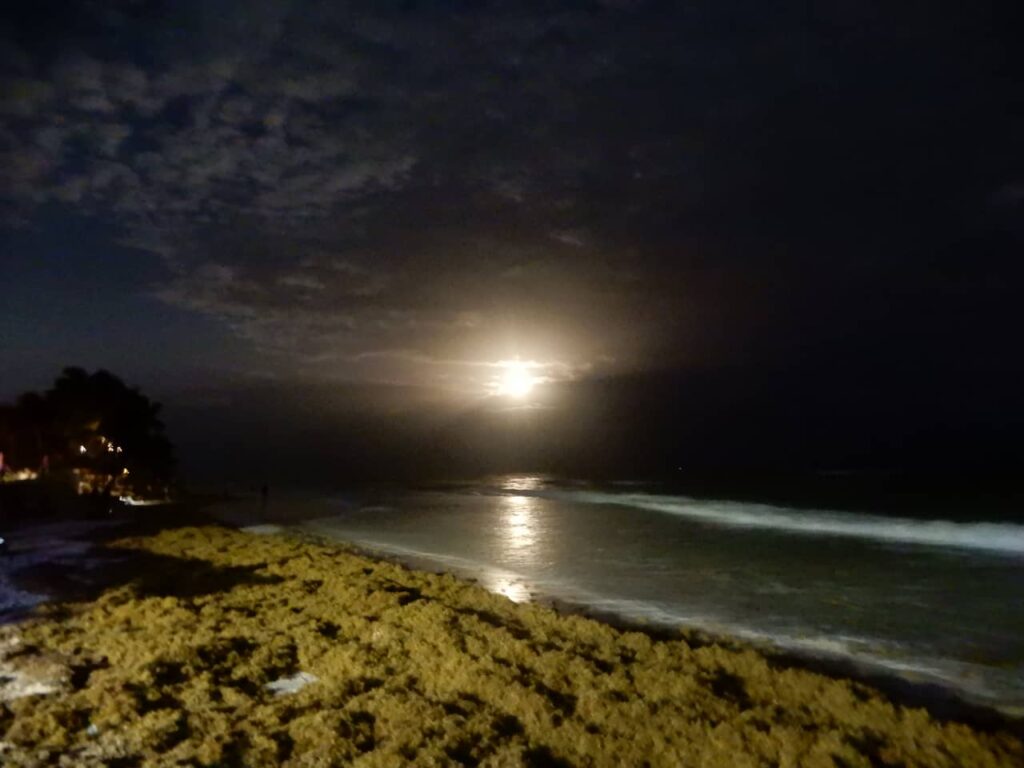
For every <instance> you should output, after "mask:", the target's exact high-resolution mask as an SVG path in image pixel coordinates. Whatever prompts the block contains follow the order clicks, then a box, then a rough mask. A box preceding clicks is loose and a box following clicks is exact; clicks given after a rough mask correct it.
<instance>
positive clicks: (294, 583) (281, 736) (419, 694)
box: [0, 526, 1024, 768]
mask: <svg viewBox="0 0 1024 768" xmlns="http://www.w3.org/2000/svg"><path fill="white" fill-rule="evenodd" d="M115 546H117V547H119V548H121V549H124V550H128V551H131V552H135V553H139V555H138V556H139V557H140V558H145V560H144V565H143V564H142V563H143V560H141V559H140V561H139V562H140V565H139V566H138V569H139V570H138V573H137V574H135V575H134V578H133V579H132V581H131V582H130V583H128V584H127V585H124V586H120V587H116V588H111V589H108V590H107V591H106V592H104V593H103V594H102V595H100V596H99V597H98V598H97V599H95V600H93V601H89V602H81V603H76V604H73V605H70V606H65V607H63V609H61V610H60V611H58V612H54V611H53V610H52V609H51V610H50V612H49V614H47V612H45V611H44V612H43V613H42V614H41V615H39V616H37V617H35V618H33V619H30V620H28V621H25V622H22V623H20V624H15V625H10V626H8V627H6V628H4V629H3V630H2V631H0V641H2V644H0V649H4V650H2V651H0V654H2V655H3V656H6V659H5V660H4V664H5V665H6V666H7V667H9V668H15V669H16V668H28V667H29V666H30V665H32V664H35V665H37V666H38V665H39V664H41V663H44V662H45V663H46V664H48V665H50V666H51V667H52V666H53V665H56V666H57V668H58V671H57V672H53V671H52V670H51V673H50V679H51V680H52V681H53V682H54V685H57V686H59V688H60V690H59V691H58V692H57V693H51V694H48V695H36V696H26V697H22V698H17V699H13V700H11V701H8V702H6V703H3V704H0V734H2V736H0V741H2V744H0V763H3V764H4V765H11V766H35V765H76V766H77V765H108V764H109V765H120V766H130V765H140V766H141V765H193V766H195V765H202V766H215V765H216V766H230V765H239V766H242V765H245V766H263V765H290V766H329V765H366V766H400V765H406V764H417V765H458V764H463V765H476V764H480V765H534V766H560V765H595V766H604V765H608V766H625V765H644V764H649V765H665V766H798V765H799V766H822V767H825V766H829V767H831V766H849V767H851V768H852V767H853V766H865V767H867V766H879V765H893V766H896V765H903V766H928V767H929V768H931V767H933V766H958V765H961V766H977V767H978V768H985V767H986V766H1013V765H1024V745H1022V743H1021V742H1020V741H1019V740H1018V739H1017V738H1016V737H1015V736H1014V735H1012V734H1010V733H1006V732H982V731H978V730H975V729H973V728H971V727H969V726H967V725H964V724H959V723H948V722H939V721H937V720H935V719H933V718H932V717H931V716H930V715H929V714H928V713H927V712H925V711H924V710H920V709H912V708H907V707H903V706H900V705H896V704H893V703H891V702H890V701H889V700H888V699H886V698H885V697H884V696H883V695H882V694H880V693H879V692H877V691H875V690H874V689H872V688H870V687H868V686H866V685H863V684H861V683H856V682H852V681H849V680H843V679H833V678H830V677H827V676H824V675H821V674H818V673H815V672H811V671H807V670H803V669H795V668H778V667H775V666H772V665H771V664H769V662H768V660H767V659H766V658H764V657H763V656H762V655H760V654H759V653H757V652H755V651H753V650H749V649H742V648H738V649H737V648H725V647H722V646H718V645H706V646H701V647H693V646H692V645H690V644H688V643H687V642H686V641H685V640H683V639H679V640H666V641H660V640H655V639H652V638H651V637H649V636H648V635H645V634H641V633H637V632H623V631H620V630H617V629H615V628H613V627H611V626H608V625H606V624H602V623H600V622H597V621H593V620H590V619H586V618H582V617H578V616H563V615H559V614H558V613H556V612H555V611H553V610H551V609H550V608H547V607H543V606H539V605H522V604H516V603H513V602H511V601H510V600H508V599H506V598H504V597H502V596H500V595H495V594H491V593H489V592H487V591H486V590H484V589H483V588H481V587H479V586H477V585H475V584H472V583H470V582H467V581H463V580H460V579H457V578H455V577H453V576H451V575H447V574H431V573H423V572H417V571H411V570H408V569H405V568H403V567H401V566H399V565H396V564H393V563H388V562H383V561H378V560H374V559H371V558H368V557H365V556H362V555H359V554H354V553H352V552H348V551H344V550H341V549H338V548H336V547H327V546H321V545H317V544H313V543H309V542H306V541H302V540H298V539H294V538H287V537H283V536H256V535H251V534H247V533H245V532H241V531H236V530H231V529H227V528H221V527H216V526H206V527H196V528H183V529H178V530H171V531H164V532H162V533H159V534H157V535H154V536H150V537H143V538H133V539H125V540H121V541H119V542H117V543H116V545H115ZM300 672H302V673H306V674H307V675H309V676H310V677H309V678H306V680H307V681H308V680H310V679H312V680H313V682H306V684H305V685H304V686H303V687H301V688H300V689H299V690H297V691H296V692H294V693H286V694H283V695H282V694H277V693H275V692H274V691H272V690H269V689H268V688H267V685H268V684H269V683H272V682H273V681H276V680H281V679H283V678H289V677H291V676H294V675H296V674H298V673H300Z"/></svg>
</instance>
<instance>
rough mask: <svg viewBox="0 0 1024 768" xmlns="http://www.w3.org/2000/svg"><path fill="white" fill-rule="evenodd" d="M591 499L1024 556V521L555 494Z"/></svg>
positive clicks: (749, 523) (737, 522) (702, 517)
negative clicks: (924, 517) (916, 517)
mask: <svg viewBox="0 0 1024 768" xmlns="http://www.w3.org/2000/svg"><path fill="white" fill-rule="evenodd" d="M551 495H552V496H557V497H560V498H565V499H569V500H573V501H582V502H587V503H590V504H615V505H619V506H624V507H631V508H633V509H643V510H649V511H652V512H662V513H665V514H670V515H676V516H679V517H685V518H688V519H691V520H698V521H700V522H704V523H710V524H714V525H725V526H733V527H739V528H759V529H765V530H778V531H785V532H787V533H797V534H805V535H816V536H844V537H850V538H858V539H873V540H877V541H885V542H892V543H898V544H914V545H924V546H933V547H957V548H962V549H977V550H985V551H988V552H1001V553H1007V554H1015V555H1024V525H1014V524H1012V523H957V522H953V521H950V520H914V519H910V518H901V517H882V516H880V515H866V514H859V513H855V512H834V511H828V510H814V509H809V510H796V509H791V508H787V507H778V506H774V505H771V504H749V503H744V502H737V501H715V500H702V499H693V498H689V497H686V496H656V495H652V494H646V493H597V492H592V491H567V492H555V493H552V494H551Z"/></svg>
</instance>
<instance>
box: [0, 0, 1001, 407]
mask: <svg viewBox="0 0 1024 768" xmlns="http://www.w3.org/2000/svg"><path fill="white" fill-rule="evenodd" d="M58 5H59V6H60V7H59V9H57V10H59V13H58V12H56V11H55V9H56V8H57V7H56V6H53V7H51V4H47V3H41V4H38V5H37V7H34V8H33V9H28V10H22V11H19V12H18V13H19V14H20V16H19V17H18V18H17V19H16V20H15V24H14V25H13V26H12V27H11V32H10V35H11V38H10V39H8V40H6V41H5V43H4V45H3V50H4V54H3V58H2V62H0V66H2V70H0V71H2V75H3V82H4V87H3V94H2V97H0V116H2V124H0V168H4V169H5V170H4V179H3V184H2V186H0V212H2V215H3V217H4V222H5V224H6V226H9V227H15V226H22V227H26V226H27V227H31V226H33V225H34V221H35V217H36V216H37V215H38V212H39V211H40V210H43V209H47V208H53V207H54V206H58V207H62V208H63V209H64V210H67V211H68V212H69V213H73V214H74V215H76V216H85V217H91V218H95V219H97V220H102V221H104V222H106V224H107V225H108V226H109V227H110V230H111V233H112V237H115V236H116V238H117V239H119V240H120V241H121V242H123V243H130V244H131V245H133V246H134V247H137V248H139V249H142V250H144V251H147V252H150V253H155V254H158V255H159V256H160V258H161V259H162V260H163V261H164V263H165V266H166V270H167V278H166V280H165V281H164V282H163V283H162V284H160V285H158V286H155V287H153V288H152V289H151V290H152V291H153V294H154V295H155V296H156V297H158V298H159V299H160V300H162V301H164V302H167V303H169V304H171V305H173V306H176V307H179V308H183V309H185V310H188V311H192V312H197V313H201V314H203V315H205V316H208V317H212V318H214V319H215V320H216V321H218V322H221V323H223V324H225V325H226V326H227V327H229V328H230V329H231V330H232V331H233V332H235V333H236V334H237V335H238V337H240V338H241V339H244V340H245V342H246V343H248V344H251V345H252V346H253V348H254V349H256V350H258V351H260V352H261V353H264V354H266V355H267V358H266V359H267V360H268V365H271V366H287V367H289V368H292V369H298V370H303V371H306V372H309V373H310V374H311V375H321V376H327V377H331V376H340V377H346V376H347V377H354V378H365V379H372V380H388V381H399V382H403V383H408V382H420V383H422V382H424V381H429V382H431V383H436V384H441V385H444V386H451V387H460V386H461V387H476V386H478V385H479V376H478V375H477V374H472V373H471V371H473V370H474V366H475V365H476V364H478V363H483V362H487V361H494V360H498V359H502V358H508V357H512V356H515V355H522V356H524V357H528V358H531V359H538V360H543V361H545V362H547V363H550V365H551V366H552V370H553V371H556V370H557V371H563V372H572V371H580V370H590V371H593V370H598V369H607V370H628V369H631V368H636V367H643V366H647V367H652V366H653V367H657V366H658V365H669V364H671V365H679V364H691V365H692V364H702V365H708V364H722V363H726V362H729V361H732V360H736V359H740V358H743V359H751V358H753V359H757V358H758V356H759V355H766V354H779V353H780V345H782V346H783V347H784V346H785V344H786V342H784V341H780V340H781V339H786V338H790V337H791V336H792V333H793V331H794V328H805V329H806V328H808V327H810V328H811V329H810V330H809V331H807V334H806V335H805V336H802V337H801V339H802V340H801V342H800V343H801V344H803V345H805V346H806V345H807V344H810V345H811V346H813V345H814V344H817V343H823V344H824V343H827V340H828V337H829V335H830V334H831V336H832V337H835V336H836V334H839V335H842V334H843V333H844V332H845V331H844V330H843V327H842V324H843V323H844V322H846V321H845V320H843V318H844V317H846V316H848V314H849V312H850V311H851V310H852V309H853V308H855V307H857V306H858V305H859V301H860V300H859V296H861V295H863V292H864V291H870V290H876V289H877V286H875V285H874V283H875V281H876V280H877V277H878V275H879V274H880V273H879V271H878V269H877V267H878V264H879V263H880V262H885V263H887V264H888V265H889V266H888V267H887V268H886V269H887V273H886V275H887V277H886V280H887V282H886V284H885V287H884V288H883V290H882V293H881V294H877V295H881V296H882V300H883V301H884V302H888V301H890V299H891V297H889V296H888V294H887V292H888V291H895V293H896V294H901V293H903V292H904V288H905V287H906V286H908V285H912V284H918V285H919V284H920V283H917V282H916V281H917V280H918V278H919V277H920V276H921V273H922V268H923V267H925V266H927V264H928V263H930V262H929V261H928V260H929V259H935V258H954V259H955V257H949V256H942V255H941V254H940V255H939V256H938V257H937V256H936V253H937V251H938V250H939V247H940V246H939V244H941V247H942V248H945V249H946V250H945V251H943V253H947V254H948V252H949V251H948V249H949V247H950V246H949V244H950V242H951V233H953V234H955V235H957V236H961V235H962V234H963V232H967V231H969V232H971V233H976V232H981V233H982V234H983V235H984V237H988V236H989V233H991V232H1006V231H1008V230H1007V226H1008V225H1006V222H1007V221H1009V220H1011V219H1012V218H1013V215H1014V213H1015V212H1019V210H1020V200H1019V195H1018V196H1016V197H1014V196H1012V195H1009V194H1006V193H1000V192H999V190H1004V191H1005V190H1007V189H1011V190H1012V189H1016V188H1017V187H1018V186H1019V185H1020V182H1019V178H1020V176H1019V175H1018V176H1016V177H1014V176H1013V174H1012V173H1010V172H1009V171H1008V170H1007V165H1006V163H1005V162H1001V160H1002V159H1005V157H1004V155H1001V154H1000V153H1001V152H1003V153H1005V152H1008V151H1009V147H1010V146H1011V144H1012V139H1011V135H1012V132H1011V131H1010V130H1009V128H1010V126H1009V125H1008V124H1007V123H1006V122H1003V121H999V120H996V121H994V122H993V120H992V118H993V116H998V115H1000V114H1002V109H1003V107H1004V105H1005V103H1006V98H1008V96H1007V94H1008V91H1007V90H1005V89H1003V88H1002V87H1001V86H999V85H998V83H999V82H1000V81H999V80H998V79H997V78H995V77H994V73H995V72H997V71H998V69H999V67H1000V66H1002V65H1003V64H1004V62H1003V60H1002V58H1001V57H1002V56H1003V54H1004V48H1003V47H1001V45H1000V44H999V41H998V40H997V41H995V43H993V41H992V39H991V34H990V33H991V30H990V29H989V28H988V27H986V26H984V22H985V20H984V19H980V18H979V19H968V20H964V19H960V20H956V23H953V21H954V20H947V19H941V18H935V19H926V20H922V19H921V18H919V17H917V16H915V15H913V14H907V13H904V12H901V11H893V12H891V13H888V14H887V15H881V14H877V15H876V14H874V13H873V12H870V11H869V10H867V9H857V8H854V7H853V6H851V5H850V4H848V3H839V2H837V3H827V4H824V5H822V6H820V7H818V8H817V9H816V11H815V15H814V16H807V15H802V14H801V13H799V12H796V11H789V12H786V11H781V10H779V9H772V10H769V9H767V8H762V7H761V6H760V5H758V4H755V3H725V4H717V3H714V4H713V3H708V4H686V7H681V6H682V4H672V3H661V2H643V1H641V0H638V1H637V2H601V3H591V2H570V3H545V2H528V3H522V2H456V3H447V4H432V3H415V2H413V3H404V4H392V3H380V2H368V1H367V2H341V3H299V2H290V1H288V0H261V1H260V2H246V3H216V4H210V3H207V2H176V3H159V2H155V3H148V2H128V1H125V2H119V3H95V2H79V3H72V4H58ZM922 21H926V22H927V24H924V27H922ZM922 28H926V29H927V30H928V32H927V34H925V33H922V32H921V31H920V30H921V29H922ZM982 42H985V43H986V46H984V47H983V46H982V45H981V43H982ZM975 44H977V49H975V48H974V47H972V46H974V45H975ZM1005 50H1008V48H1006V49H1005ZM975 54H977V55H975ZM977 84H984V85H985V87H984V88H982V89H980V90H979V89H978V88H977ZM986 126H987V127H986ZM985 133H987V134H988V135H987V136H986V140H987V142H988V144H987V145H986V146H987V147H988V149H984V150H983V149H981V148H979V147H980V145H979V144H977V143H976V141H977V139H978V138H979V137H980V136H982V135H983V134H985ZM1017 156H1018V159H1019V153H1018V155H1017ZM929 194H930V195H931V197H929ZM993 201H995V202H993ZM978 222H980V224H979V223H978ZM958 228H959V229H958ZM1009 231H1011V232H1015V234H1012V235H1010V236H1012V237H1019V231H1015V230H1012V229H1011V230H1009ZM986 242H987V241H986ZM993 258H994V257H993ZM982 262H984V259H983V260H982ZM970 269H971V270H973V271H974V272H977V271H978V270H981V274H984V273H985V270H986V269H987V267H986V266H985V264H984V263H982V264H981V266H980V267H979V266H978V265H977V263H975V265H974V266H972V267H971V268H970ZM924 280H925V282H928V281H934V280H938V281H939V282H940V283H941V282H942V280H943V278H942V277H941V275H940V276H938V277H936V275H935V274H931V273H929V274H927V275H926V276H925V277H924ZM894 286H895V288H894ZM940 287H941V286H940ZM823 295H827V296H829V299H828V300H823V299H822V296H823ZM925 304H926V306H927V309H928V311H932V309H933V307H932V302H931V300H929V301H928V302H925ZM919 306H920V305H919ZM891 319H892V318H891V315H890V314H887V313H886V312H884V311H883V312H880V314H879V315H878V316H872V315H871V313H870V312H869V313H868V317H867V321H866V322H865V323H863V324H864V325H865V327H868V328H872V327H875V326H879V327H880V326H882V325H884V324H885V323H886V322H889V321H890V320H891ZM818 326H820V327H821V328H823V329H828V331H827V332H822V334H821V338H818V331H816V330H815V328H816V327H818ZM566 375H568V374H566Z"/></svg>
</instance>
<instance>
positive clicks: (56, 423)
mask: <svg viewBox="0 0 1024 768" xmlns="http://www.w3.org/2000/svg"><path fill="white" fill-rule="evenodd" d="M160 410H161V406H160V404H159V403H156V402H153V401H152V400H150V399H149V398H148V397H146V396H145V395H143V394H142V393H141V392H140V391H139V390H138V389H137V388H133V387H129V386H127V385H126V384H125V383H124V382H123V381H121V379H119V378H118V377H117V376H115V375H113V374H112V373H110V372H109V371H105V370H98V371H95V372H94V373H88V372H87V371H85V370H84V369H82V368H66V369H64V371H63V373H61V375H60V376H58V377H57V379H56V381H54V383H53V386H52V387H51V388H50V389H48V390H46V391H45V392H26V393H24V394H23V395H21V396H20V397H18V399H17V401H16V402H15V403H14V404H13V405H0V473H5V474H7V475H8V476H10V475H12V474H13V473H14V472H16V471H18V470H29V471H31V472H32V473H33V474H35V473H38V475H39V477H41V478H45V477H47V476H49V477H52V478H56V479H60V478H65V479H67V480H68V481H69V482H70V481H73V480H76V479H77V480H78V481H79V482H81V478H83V477H85V478H88V479H89V483H90V490H93V491H96V490H106V491H107V492H109V490H110V488H111V487H113V486H115V485H117V486H118V487H120V488H129V489H131V490H132V491H134V492H135V493H137V494H139V495H152V494H154V493H159V494H162V493H166V489H167V486H168V485H169V483H170V482H171V479H172V476H173V472H174V465H175V461H174V450H173V447H172V445H171V443H170V441H169V440H168V439H167V437H166V435H165V434H164V424H163V422H162V421H161V420H160V417H159V414H160ZM97 485H99V486H100V488H97V487H96V486H97ZM80 489H81V485H80V486H79V490H80Z"/></svg>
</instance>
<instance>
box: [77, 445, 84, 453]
mask: <svg viewBox="0 0 1024 768" xmlns="http://www.w3.org/2000/svg"><path fill="white" fill-rule="evenodd" d="M78 452H79V453H85V446H84V445H80V446H78Z"/></svg>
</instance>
